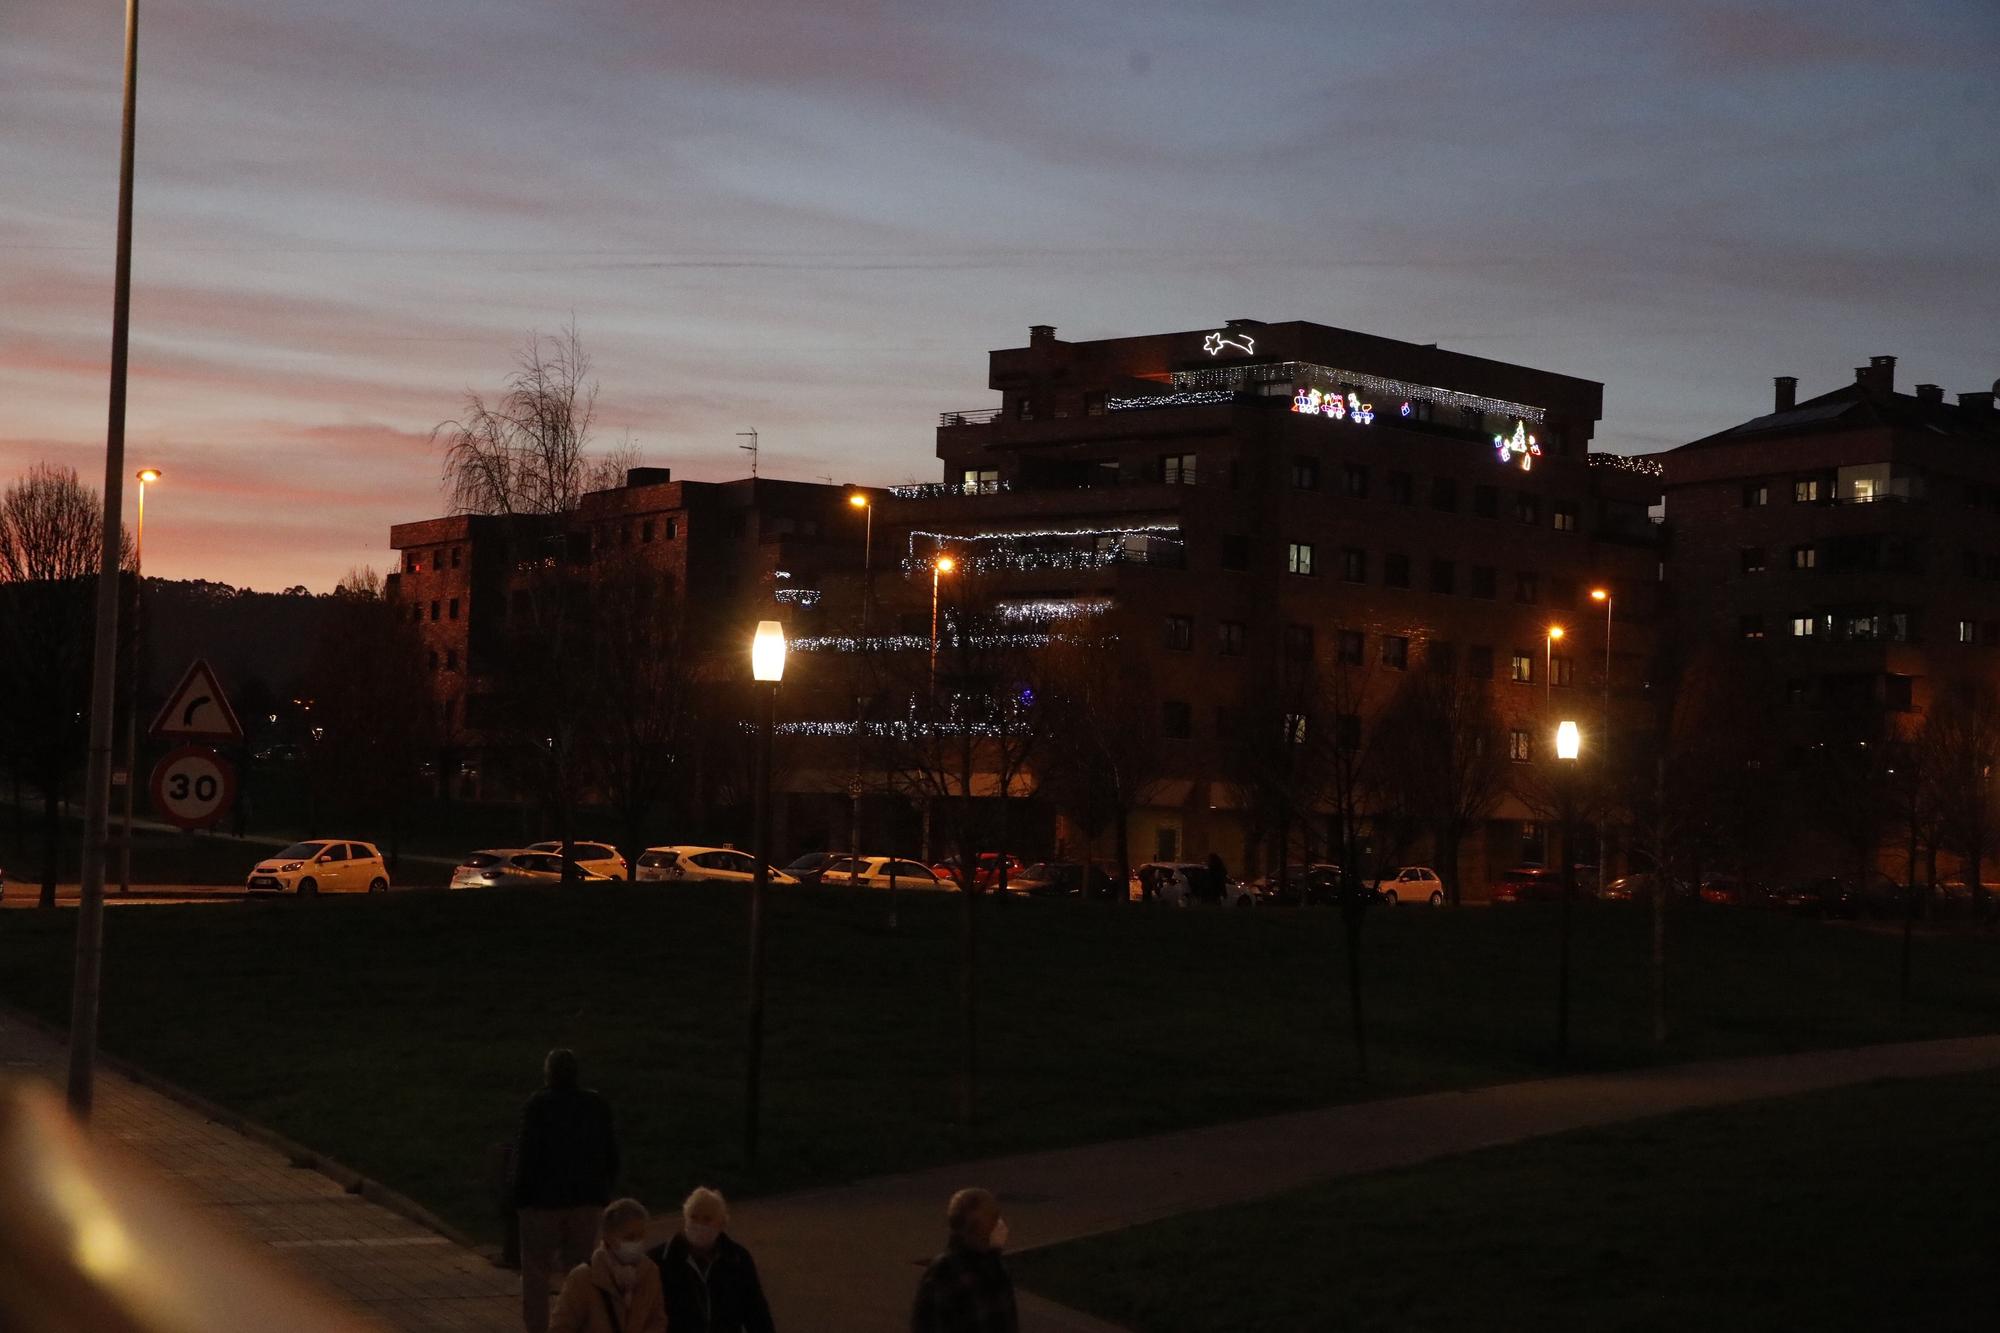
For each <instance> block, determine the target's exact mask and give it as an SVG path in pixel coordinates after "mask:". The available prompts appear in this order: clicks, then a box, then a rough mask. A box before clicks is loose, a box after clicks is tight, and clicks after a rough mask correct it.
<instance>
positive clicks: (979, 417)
mask: <svg viewBox="0 0 2000 1333" xmlns="http://www.w3.org/2000/svg"><path fill="white" fill-rule="evenodd" d="M1004 410H1005V409H1003V408H998V407H975V408H973V409H972V410H971V411H969V412H940V413H938V425H940V426H984V425H987V424H989V423H991V422H994V421H998V420H999V419H1000V413H1001V412H1002V411H1004Z"/></svg>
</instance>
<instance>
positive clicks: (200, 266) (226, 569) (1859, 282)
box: [0, 0, 2000, 590]
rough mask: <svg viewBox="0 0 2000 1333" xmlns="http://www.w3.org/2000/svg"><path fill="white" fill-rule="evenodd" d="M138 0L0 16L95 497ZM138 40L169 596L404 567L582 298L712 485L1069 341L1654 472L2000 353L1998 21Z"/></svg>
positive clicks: (8, 177)
mask: <svg viewBox="0 0 2000 1333" xmlns="http://www.w3.org/2000/svg"><path fill="white" fill-rule="evenodd" d="M122 9H123V6H122V5H119V4H118V3H116V0H91V2H90V3H85V2H84V0H0V408H4V410H0V484H4V483H5V482H7V481H8V480H10V479H12V478H14V477H17V476H18V475H19V474H20V473H21V472H23V471H24V470H25V469H26V468H28V467H29V466H31V465H33V464H34V463H36V462H54V463H61V464H68V465H71V466H74V467H75V468H76V469H77V470H78V471H79V472H80V473H81V474H83V476H84V477H85V478H86V479H87V480H89V481H90V482H91V484H93V485H98V484H101V481H102V477H103V469H104V429H105V428H104V421H105V395H106V389H107V384H108V362H109V342H110V332H109V329H110V311H111V272H112V258H113V239H114V232H115V220H116V218H115V214H116V207H115V205H116V189H117V154H118V119H119V58H120V50H121V42H122V35H121V32H122V30H121V24H122ZM139 67H140V92H139V130H138V166H137V187H136V193H135V199H136V212H135V243H134V261H133V305H132V343H131V347H132V352H131V358H132V360H131V375H132V379H131V391H130V406H129V417H128V427H127V432H128V435H127V438H128V450H129V460H128V461H129V462H130V464H131V465H132V466H133V467H138V466H141V465H151V466H155V467H159V468H161V469H162V470H163V471H164V472H165V473H166V477H165V479H164V480H163V482H162V483H161V484H160V485H159V486H158V487H156V488H154V489H153V490H151V491H149V493H148V503H147V532H146V566H147V572H148V573H149V574H155V575H159V576H162V577H168V578H194V577H201V578H212V579H219V580H222V581H225V582H230V583H235V584H238V585H241V586H248V587H257V588H282V587H285V586H288V585H292V584H304V585H306V586H308V587H311V588H313V589H315V590H324V589H327V588H330V587H331V586H332V585H333V583H334V582H335V580H337V579H338V578H340V577H341V576H342V575H343V574H344V573H345V572H346V571H348V570H349V569H350V568H353V567H357V566H362V565H374V566H376V567H377V568H383V567H388V566H391V565H392V564H393V557H392V556H391V554H390V553H389V551H388V549H387V543H388V528H389V525H390V524H391V523H394V522H398V521H402V520H406V519H415V518H424V517H430V516H433V515H436V514H439V513H443V512H445V501H444V497H443V494H442V491H441V489H440V485H439V464H440V456H439V451H438V449H437V448H436V447H435V446H434V445H433V444H432V442H431V431H432V428H433V427H434V426H436V425H437V424H438V423H439V422H441V421H444V420H447V419H449V418H451V417H452V416H454V415H455V414H456V412H457V411H458V408H459V406H460V404H461V403H462V401H463V399H464V396H465V394H466V393H467V391H468V390H477V391H481V392H487V393H490V392H492V391H493V390H494V389H496V388H497V387H498V386H499V385H500V384H501V382H502V381H503V380H504V378H505V377H506V374H507V372H508V370H509V369H510V367H511V364H512V358H513V356H514V354H515V352H516V350H517V349H518V348H519V347H520V345H521V344H522V342H523V340H524V339H525V338H526V337H527V336H528V335H529V334H530V332H531V331H544V332H548V331H554V330H556V329H558V328H560V327H562V326H563V325H564V324H566V323H569V322H571V321H574V323H575V325H576V327H577V329H578V331H579V332H580V334H581V336H582V338H583V340H584V342H585V344H586V346H587V347H588V349H589V350H590V352H591V354H592V357H593V364H594V371H595V375H596V378H597V380H598V382H599V385H600V395H599V400H598V418H597V438H598V440H599V441H600V442H601V443H602V444H604V445H606V446H618V445H620V444H624V443H629V444H630V446H631V447H632V448H634V449H636V450H637V451H638V453H639V454H640V456H641V458H642V460H643V461H644V462H646V463H648V464H652V465H659V466H670V467H672V468H673V469H674V475H675V476H676V477H680V478H686V479H695V480H720V479H724V478H727V477H732V476H737V475H741V474H742V472H743V470H744V462H745V459H744V457H743V455H742V454H740V453H739V452H738V449H737V446H738V445H739V444H740V443H742V441H740V440H739V439H738V438H737V437H736V432H738V431H743V430H749V429H752V428H755V429H756V430H758V431H759V432H760V435H761V443H762V452H761V463H762V467H761V470H762V472H763V473H764V474H765V475H768V476H780V477H790V478H797V479H801V480H815V479H822V478H828V477H830V478H833V479H835V480H838V481H842V482H868V483H880V484H887V483H893V482H899V481H905V480H929V479H933V478H935V477H936V476H937V475H938V465H937V462H936V459H935V456H934V436H933V429H934V426H935V423H936V420H937V413H939V412H941V411H946V410H951V409H964V408H970V407H979V406H986V405H990V404H992V403H994V402H995V401H997V400H996V397H995V395H993V394H992V393H991V392H990V391H989V390H988V389H987V388H986V353H987V351H988V350H989V349H991V348H996V347H1012V346H1018V345H1021V344H1023V343H1024V342H1025V341H1026V335H1027V328H1028V326H1029V325H1030V324H1039V323H1046V324H1054V325H1056V326H1057V330H1058V336H1060V337H1064V338H1077V339H1082V338H1098V337H1115V336H1121V335H1129V334H1141V333H1152V332H1161V331H1167V330H1176V329H1195V328H1200V327H1202V326H1205V325H1211V324H1216V323H1219V322H1220V321H1221V320H1223V319H1227V318H1235V317H1246V318H1254V319H1262V320H1268V321H1279V320H1290V319H1307V320H1315V321H1319V322H1322V323H1327V324H1333V325H1337V326H1341V327H1345V328H1352V329H1360V330H1364V331H1366V332H1370V333H1376V334H1382V335H1386V336H1390V337H1397V338H1405V339H1409V340H1412V341H1416V342H1437V343H1441V344H1442V345H1444V346H1446V347H1448V348H1452V349H1454V350H1459V351H1464V352H1469V353H1473V354H1476V355H1480V356H1486V357H1492V358H1497V359H1500V360H1506V361H1515V362H1521V363H1524V364H1527V365H1532V366H1536V367H1539V368H1543V369H1547V370H1553V371H1559V372H1561V373H1564V374H1570V375H1578V376H1582V377H1584V378H1587V379H1594V380H1599V381H1602V382H1603V383H1604V384H1605V386H1606V387H1605V419H1604V421H1603V423H1602V424H1601V425H1600V427H1599V430H1598V437H1597V443H1598V447H1603V448H1611V449H1615V450H1619V451H1623V452H1647V451H1651V450H1655V449H1661V448H1667V447H1671V446H1672V445H1675V444H1678V443H1681V442H1684V441H1686V440H1689V439H1694V438H1698V437H1699V436H1702V435H1705V434H1708V433H1710V432H1712V431H1715V430H1718V429H1721V428H1723V427H1725V426H1728V425H1731V424H1734V423H1735V422H1737V421H1740V420H1742V419H1745V418H1747V417H1750V416H1755V415H1758V414H1759V413H1761V412H1763V411H1765V410H1768V404H1769V402H1770V379H1771V377H1772V376H1773V375H1779V374H1793V375H1798V376H1799V377H1800V378H1801V384H1800V392H1801V394H1802V395H1810V394H1815V393H1820V392H1824V391H1826V390H1828V389H1831V388H1835V387H1837V386H1838V385H1840V384H1842V383H1844V382H1847V381H1848V380H1850V379H1851V378H1852V368H1853V367H1854V366H1856V365H1860V364H1862V363H1863V362H1865V361H1866V359H1867V358H1868V357H1869V356H1871V355H1875V354H1880V353H1888V354H1893V355H1896V356H1898V357H1899V358H1900V359H1901V364H1900V366H1899V369H1898V376H1899V387H1902V388H1904V389H1905V390H1907V389H1908V387H1909V386H1910V385H1911V384H1913V383H1915V382H1917V381H1919V380H1922V381H1929V382H1936V383H1939V384H1942V385H1944V386H1945V388H1946V390H1947V391H1948V392H1954V393H1955V392H1958V391H1961V390H1977V389H1984V388H1987V387H1989V385H1990V384H1991V383H1992V381H1993V379H1994V377H1995V376H1996V375H2000V335H1996V331H1995V330H1996V325H1995V320H1994V311H1995V309H1996V304H1997V303H1996V298H1997V297H2000V221H1996V219H2000V154H1996V153H1995V152H1994V151H1993V146H1994V143H1995V142H1996V139H2000V80H1996V79H1995V78H1994V71H1995V70H1996V69H2000V4H1995V3H1993V2H1992V0H1899V2H1897V3H1887V2H1884V3H1862V2H1860V0H1809V2H1807V3H1784V2H1782V0H1778V2H1774V3H1759V4H1724V3H1712V2H1709V0H1681V3H1677V4H1674V5H1649V6H1629V5H1610V4H1603V3H1601V0H1465V2H1461V3H1440V2H1437V0H1404V2H1403V3H1400V4H1394V5H1389V4H1382V3H1379V2H1378V3H1371V4H1365V5H1364V4H1358V3H1348V2H1347V0H1311V2H1309V3H1248V2H1245V3H1233V4H1227V5H1224V4H1218V3H1216V2H1215V0H1144V2H1143V3H1142V2H1141V0H1125V2H1124V3H1115V4H1114V3H1104V2H1102V0H984V2H983V3H966V2H965V0H925V2H920V3H919V2H912V3H904V2H903V0H875V2H873V3H867V2H864V0H794V3H788V4H780V3H771V2H770V0H731V2H730V3H727V4H719V3H714V0H421V3H412V2H411V0H313V2H312V3H306V0H146V4H145V5H144V7H143V21H142V28H141V33H140V62H139ZM129 493H130V488H129V487H128V496H129ZM128 506H129V501H128ZM128 513H129V507H128Z"/></svg>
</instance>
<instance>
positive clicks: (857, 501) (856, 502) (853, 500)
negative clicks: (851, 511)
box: [847, 491, 868, 509]
mask: <svg viewBox="0 0 2000 1333" xmlns="http://www.w3.org/2000/svg"><path fill="white" fill-rule="evenodd" d="M847 503H849V504H851V505H853V506H854V507H855V508H856V509H866V508H868V497H867V496H865V495H863V494H861V492H859V491H856V492H855V493H854V494H852V495H850V496H848V497H847Z"/></svg>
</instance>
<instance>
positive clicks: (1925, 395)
mask: <svg viewBox="0 0 2000 1333" xmlns="http://www.w3.org/2000/svg"><path fill="white" fill-rule="evenodd" d="M1917 401H1918V402H1920V403H1942V402H1944V388H1943V386H1941V385H1937V384H1919V385H1918V386H1917Z"/></svg>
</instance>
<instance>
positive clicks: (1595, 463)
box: [1586, 454, 1667, 479]
mask: <svg viewBox="0 0 2000 1333" xmlns="http://www.w3.org/2000/svg"><path fill="white" fill-rule="evenodd" d="M1586 458H1587V460H1588V461H1589V463H1590V466H1592V467H1608V468H1610V469H1611V470H1612V471H1614V472H1630V473H1632V474H1634V475H1635V476H1640V477H1653V478H1656V479H1657V478H1659V477H1664V476H1666V475H1667V469H1666V468H1665V467H1663V466H1662V465H1661V463H1660V460H1659V459H1657V458H1645V457H1642V456H1638V455H1634V454H1588V455H1586Z"/></svg>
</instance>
